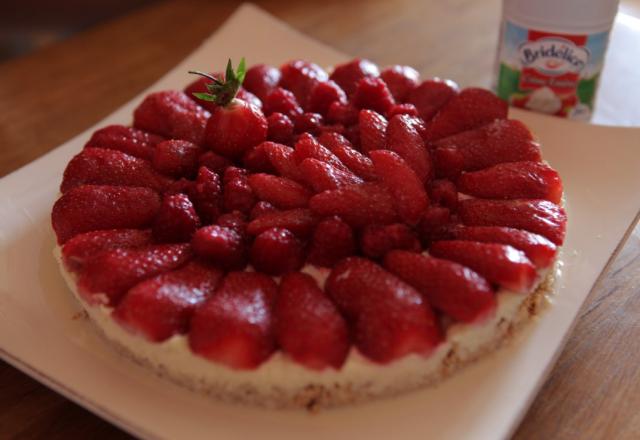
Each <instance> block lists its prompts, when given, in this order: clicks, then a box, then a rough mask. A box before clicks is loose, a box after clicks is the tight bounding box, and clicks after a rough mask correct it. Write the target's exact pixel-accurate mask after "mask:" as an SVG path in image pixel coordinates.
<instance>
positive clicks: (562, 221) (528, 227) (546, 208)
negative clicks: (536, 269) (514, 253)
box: [312, 199, 567, 245]
mask: <svg viewBox="0 0 640 440" xmlns="http://www.w3.org/2000/svg"><path fill="white" fill-rule="evenodd" d="M312 200H313V199H312ZM459 212H460V218H461V219H462V222H463V223H464V224H466V225H470V226H507V227H510V228H516V229H524V230H525V231H529V232H533V233H535V234H540V235H542V236H544V237H546V238H548V239H549V240H551V241H552V242H554V243H555V244H556V245H561V244H562V242H563V241H564V235H565V231H566V227H567V215H566V213H565V212H564V209H562V207H560V206H558V205H556V204H554V203H551V202H549V201H547V200H481V199H475V200H464V201H462V202H461V203H460V209H459Z"/></svg>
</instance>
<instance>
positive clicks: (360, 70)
mask: <svg viewBox="0 0 640 440" xmlns="http://www.w3.org/2000/svg"><path fill="white" fill-rule="evenodd" d="M379 75H380V71H379V70H378V66H376V65H375V64H373V63H372V62H371V61H369V60H363V59H359V58H356V59H354V60H351V61H349V62H348V63H345V64H339V65H337V66H335V67H334V69H333V72H332V73H331V76H330V77H329V78H331V80H332V81H335V82H336V83H337V84H338V85H339V86H340V87H342V90H344V91H345V92H346V93H347V95H348V96H351V95H352V94H353V92H355V90H356V85H357V84H358V81H360V80H361V79H362V78H375V77H378V76H379Z"/></svg>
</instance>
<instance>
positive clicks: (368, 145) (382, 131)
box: [358, 110, 388, 153]
mask: <svg viewBox="0 0 640 440" xmlns="http://www.w3.org/2000/svg"><path fill="white" fill-rule="evenodd" d="M387 126H388V123H387V120H386V119H385V117H384V116H382V115H381V114H379V113H376V112H374V111H373V110H361V111H360V114H359V117H358V127H359V131H360V145H361V147H362V151H363V152H364V153H368V152H369V151H374V150H381V149H383V148H386V147H387Z"/></svg>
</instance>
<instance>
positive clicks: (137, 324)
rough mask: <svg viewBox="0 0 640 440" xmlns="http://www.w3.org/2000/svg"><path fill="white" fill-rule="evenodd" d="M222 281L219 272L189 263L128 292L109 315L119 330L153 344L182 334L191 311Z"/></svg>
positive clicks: (187, 327)
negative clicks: (131, 333)
mask: <svg viewBox="0 0 640 440" xmlns="http://www.w3.org/2000/svg"><path fill="white" fill-rule="evenodd" d="M221 279H222V272H221V271H220V270H219V269H216V268H214V267H211V266H208V265H205V264H203V263H200V262H197V261H192V262H190V263H187V264H186V265H185V266H183V267H181V268H179V269H177V270H174V271H171V272H166V273H163V274H160V275H157V276H155V277H154V278H151V279H148V280H145V281H142V282H141V283H139V284H137V285H136V286H134V287H132V288H131V289H129V291H128V292H127V293H126V295H125V296H124V298H122V301H120V303H119V304H118V306H117V307H116V308H115V310H114V311H113V317H114V319H115V320H116V321H118V322H119V323H120V324H121V325H122V326H123V327H125V328H126V329H128V330H129V331H132V332H134V333H138V334H141V335H142V336H143V337H145V338H146V339H148V340H150V341H153V342H161V341H164V340H167V339H169V338H170V337H171V336H173V335H176V334H181V333H186V332H187V331H188V330H189V322H190V321H191V316H192V315H193V312H194V311H195V309H196V308H197V307H198V306H199V305H200V304H201V303H203V302H204V301H205V300H206V299H207V297H209V296H210V295H211V294H212V293H213V291H214V289H215V288H216V286H217V284H218V282H219V281H220V280H221Z"/></svg>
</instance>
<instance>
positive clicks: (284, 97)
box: [264, 87, 303, 119]
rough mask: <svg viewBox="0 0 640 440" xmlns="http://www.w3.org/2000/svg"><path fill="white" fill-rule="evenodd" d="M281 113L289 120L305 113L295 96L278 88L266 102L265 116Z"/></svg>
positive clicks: (270, 94)
mask: <svg viewBox="0 0 640 440" xmlns="http://www.w3.org/2000/svg"><path fill="white" fill-rule="evenodd" d="M274 113H281V114H283V115H285V116H287V117H288V118H289V119H293V118H295V117H296V116H297V115H301V114H302V113H303V110H302V107H300V104H298V100H297V99H296V97H295V95H294V94H293V93H291V92H290V91H289V90H286V89H283V88H282V87H276V88H275V89H274V90H273V91H272V92H271V93H269V96H267V98H266V99H265V101H264V114H265V115H269V116H270V115H272V114H274Z"/></svg>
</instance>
